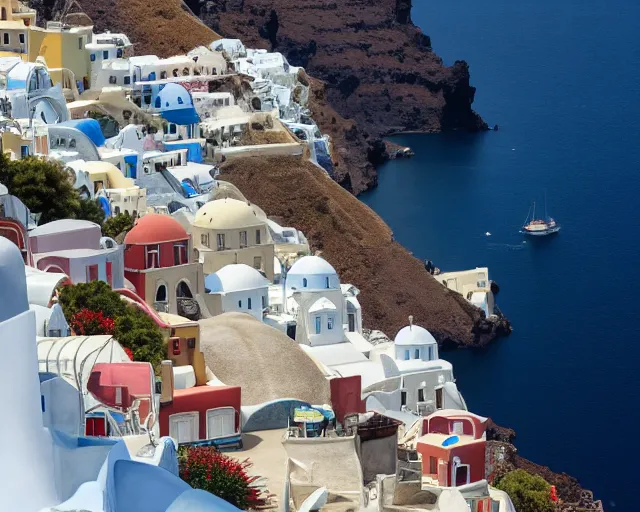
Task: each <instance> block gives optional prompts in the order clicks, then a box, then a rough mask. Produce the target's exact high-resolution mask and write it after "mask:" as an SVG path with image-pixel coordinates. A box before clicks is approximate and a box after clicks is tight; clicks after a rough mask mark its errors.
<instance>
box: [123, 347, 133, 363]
mask: <svg viewBox="0 0 640 512" xmlns="http://www.w3.org/2000/svg"><path fill="white" fill-rule="evenodd" d="M122 350H124V351H125V353H126V354H127V355H128V356H129V359H131V360H132V361H133V352H131V349H130V348H127V347H122Z"/></svg>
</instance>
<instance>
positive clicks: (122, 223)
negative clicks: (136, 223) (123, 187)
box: [102, 212, 133, 238]
mask: <svg viewBox="0 0 640 512" xmlns="http://www.w3.org/2000/svg"><path fill="white" fill-rule="evenodd" d="M132 227H133V217H132V216H131V215H129V213H128V212H124V213H119V214H118V215H116V216H115V217H109V218H108V219H107V220H105V221H104V224H102V234H103V235H104V236H108V237H109V238H116V237H117V236H118V235H119V234H120V233H123V232H124V231H129V230H130V229H131V228H132Z"/></svg>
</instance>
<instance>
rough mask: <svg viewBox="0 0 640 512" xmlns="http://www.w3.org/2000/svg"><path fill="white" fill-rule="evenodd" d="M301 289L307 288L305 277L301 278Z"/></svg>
mask: <svg viewBox="0 0 640 512" xmlns="http://www.w3.org/2000/svg"><path fill="white" fill-rule="evenodd" d="M302 287H303V288H306V287H307V278H306V277H304V278H302Z"/></svg>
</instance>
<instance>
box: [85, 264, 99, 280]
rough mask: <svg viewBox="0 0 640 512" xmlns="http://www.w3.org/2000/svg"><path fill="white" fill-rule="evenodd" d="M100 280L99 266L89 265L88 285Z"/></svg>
mask: <svg viewBox="0 0 640 512" xmlns="http://www.w3.org/2000/svg"><path fill="white" fill-rule="evenodd" d="M97 280H98V265H89V266H88V267H87V283H90V282H91V281H97Z"/></svg>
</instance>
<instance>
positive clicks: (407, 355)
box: [404, 350, 411, 361]
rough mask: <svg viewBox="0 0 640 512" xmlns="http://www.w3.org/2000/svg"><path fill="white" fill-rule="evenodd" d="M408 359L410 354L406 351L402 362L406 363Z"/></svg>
mask: <svg viewBox="0 0 640 512" xmlns="http://www.w3.org/2000/svg"><path fill="white" fill-rule="evenodd" d="M409 359H411V353H410V352H409V351H408V350H405V351H404V360H405V361H408V360H409Z"/></svg>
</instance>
